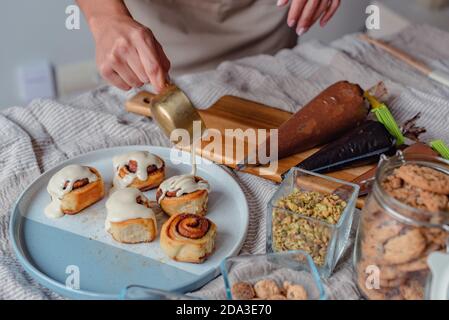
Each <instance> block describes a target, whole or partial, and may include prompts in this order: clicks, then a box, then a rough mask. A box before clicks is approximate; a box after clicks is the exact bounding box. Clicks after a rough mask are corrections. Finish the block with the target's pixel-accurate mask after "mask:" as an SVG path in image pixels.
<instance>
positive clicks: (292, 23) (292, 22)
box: [287, 19, 296, 28]
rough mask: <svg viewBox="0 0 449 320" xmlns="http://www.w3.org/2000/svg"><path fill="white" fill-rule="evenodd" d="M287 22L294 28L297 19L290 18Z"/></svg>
mask: <svg viewBox="0 0 449 320" xmlns="http://www.w3.org/2000/svg"><path fill="white" fill-rule="evenodd" d="M287 24H288V26H289V27H290V28H293V27H294V26H295V24H296V20H293V19H291V20H288V22H287Z"/></svg>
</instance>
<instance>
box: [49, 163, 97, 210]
mask: <svg viewBox="0 0 449 320" xmlns="http://www.w3.org/2000/svg"><path fill="white" fill-rule="evenodd" d="M83 179H88V180H89V183H91V182H94V181H97V180H98V177H97V175H96V174H95V173H93V172H92V171H90V169H89V168H88V167H85V166H80V165H76V164H75V165H70V166H67V167H65V168H63V169H62V170H60V171H58V172H57V173H56V174H55V175H54V176H53V177H51V179H50V181H49V183H48V186H47V191H48V193H49V194H50V196H51V199H52V201H51V203H50V204H49V205H48V206H47V207H46V208H45V215H46V216H47V217H49V218H60V217H62V216H63V215H64V213H63V212H62V210H61V200H62V198H63V197H64V196H65V195H66V194H67V193H69V192H71V191H72V190H73V185H74V183H75V182H76V181H78V180H83ZM66 183H67V184H66Z"/></svg>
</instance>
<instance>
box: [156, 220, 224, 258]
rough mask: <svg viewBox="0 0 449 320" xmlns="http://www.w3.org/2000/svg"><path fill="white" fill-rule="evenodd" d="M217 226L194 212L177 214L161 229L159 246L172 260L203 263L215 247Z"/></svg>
mask: <svg viewBox="0 0 449 320" xmlns="http://www.w3.org/2000/svg"><path fill="white" fill-rule="evenodd" d="M216 234H217V226H216V225H215V223H213V222H212V221H210V220H209V219H207V218H205V217H202V216H199V215H195V214H177V215H173V216H171V217H170V219H168V220H167V221H166V222H165V223H164V225H163V226H162V230H161V247H162V249H163V250H164V252H165V253H166V254H167V255H168V256H169V257H170V258H172V259H173V260H176V261H180V262H190V263H203V262H204V261H205V260H206V259H207V257H208V256H209V255H210V254H211V253H212V251H213V250H214V247H215V237H216Z"/></svg>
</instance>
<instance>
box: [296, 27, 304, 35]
mask: <svg viewBox="0 0 449 320" xmlns="http://www.w3.org/2000/svg"><path fill="white" fill-rule="evenodd" d="M306 32H307V29H306V28H299V29H298V30H296V33H297V34H298V37H300V36H302V35H303V34H304V33H306Z"/></svg>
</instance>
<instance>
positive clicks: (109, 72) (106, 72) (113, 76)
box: [100, 66, 131, 91]
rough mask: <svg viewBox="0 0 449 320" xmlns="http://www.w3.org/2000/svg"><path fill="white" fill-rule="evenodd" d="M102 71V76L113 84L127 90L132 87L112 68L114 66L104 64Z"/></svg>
mask: <svg viewBox="0 0 449 320" xmlns="http://www.w3.org/2000/svg"><path fill="white" fill-rule="evenodd" d="M100 73H101V75H102V77H103V78H104V79H105V80H106V81H107V82H109V83H110V84H112V85H113V86H115V87H117V88H120V89H122V90H125V91H128V90H130V89H131V86H130V85H128V84H127V83H126V82H125V81H123V79H122V78H121V77H120V76H119V75H118V74H117V73H116V72H115V71H114V70H113V69H112V67H110V66H102V67H100Z"/></svg>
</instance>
